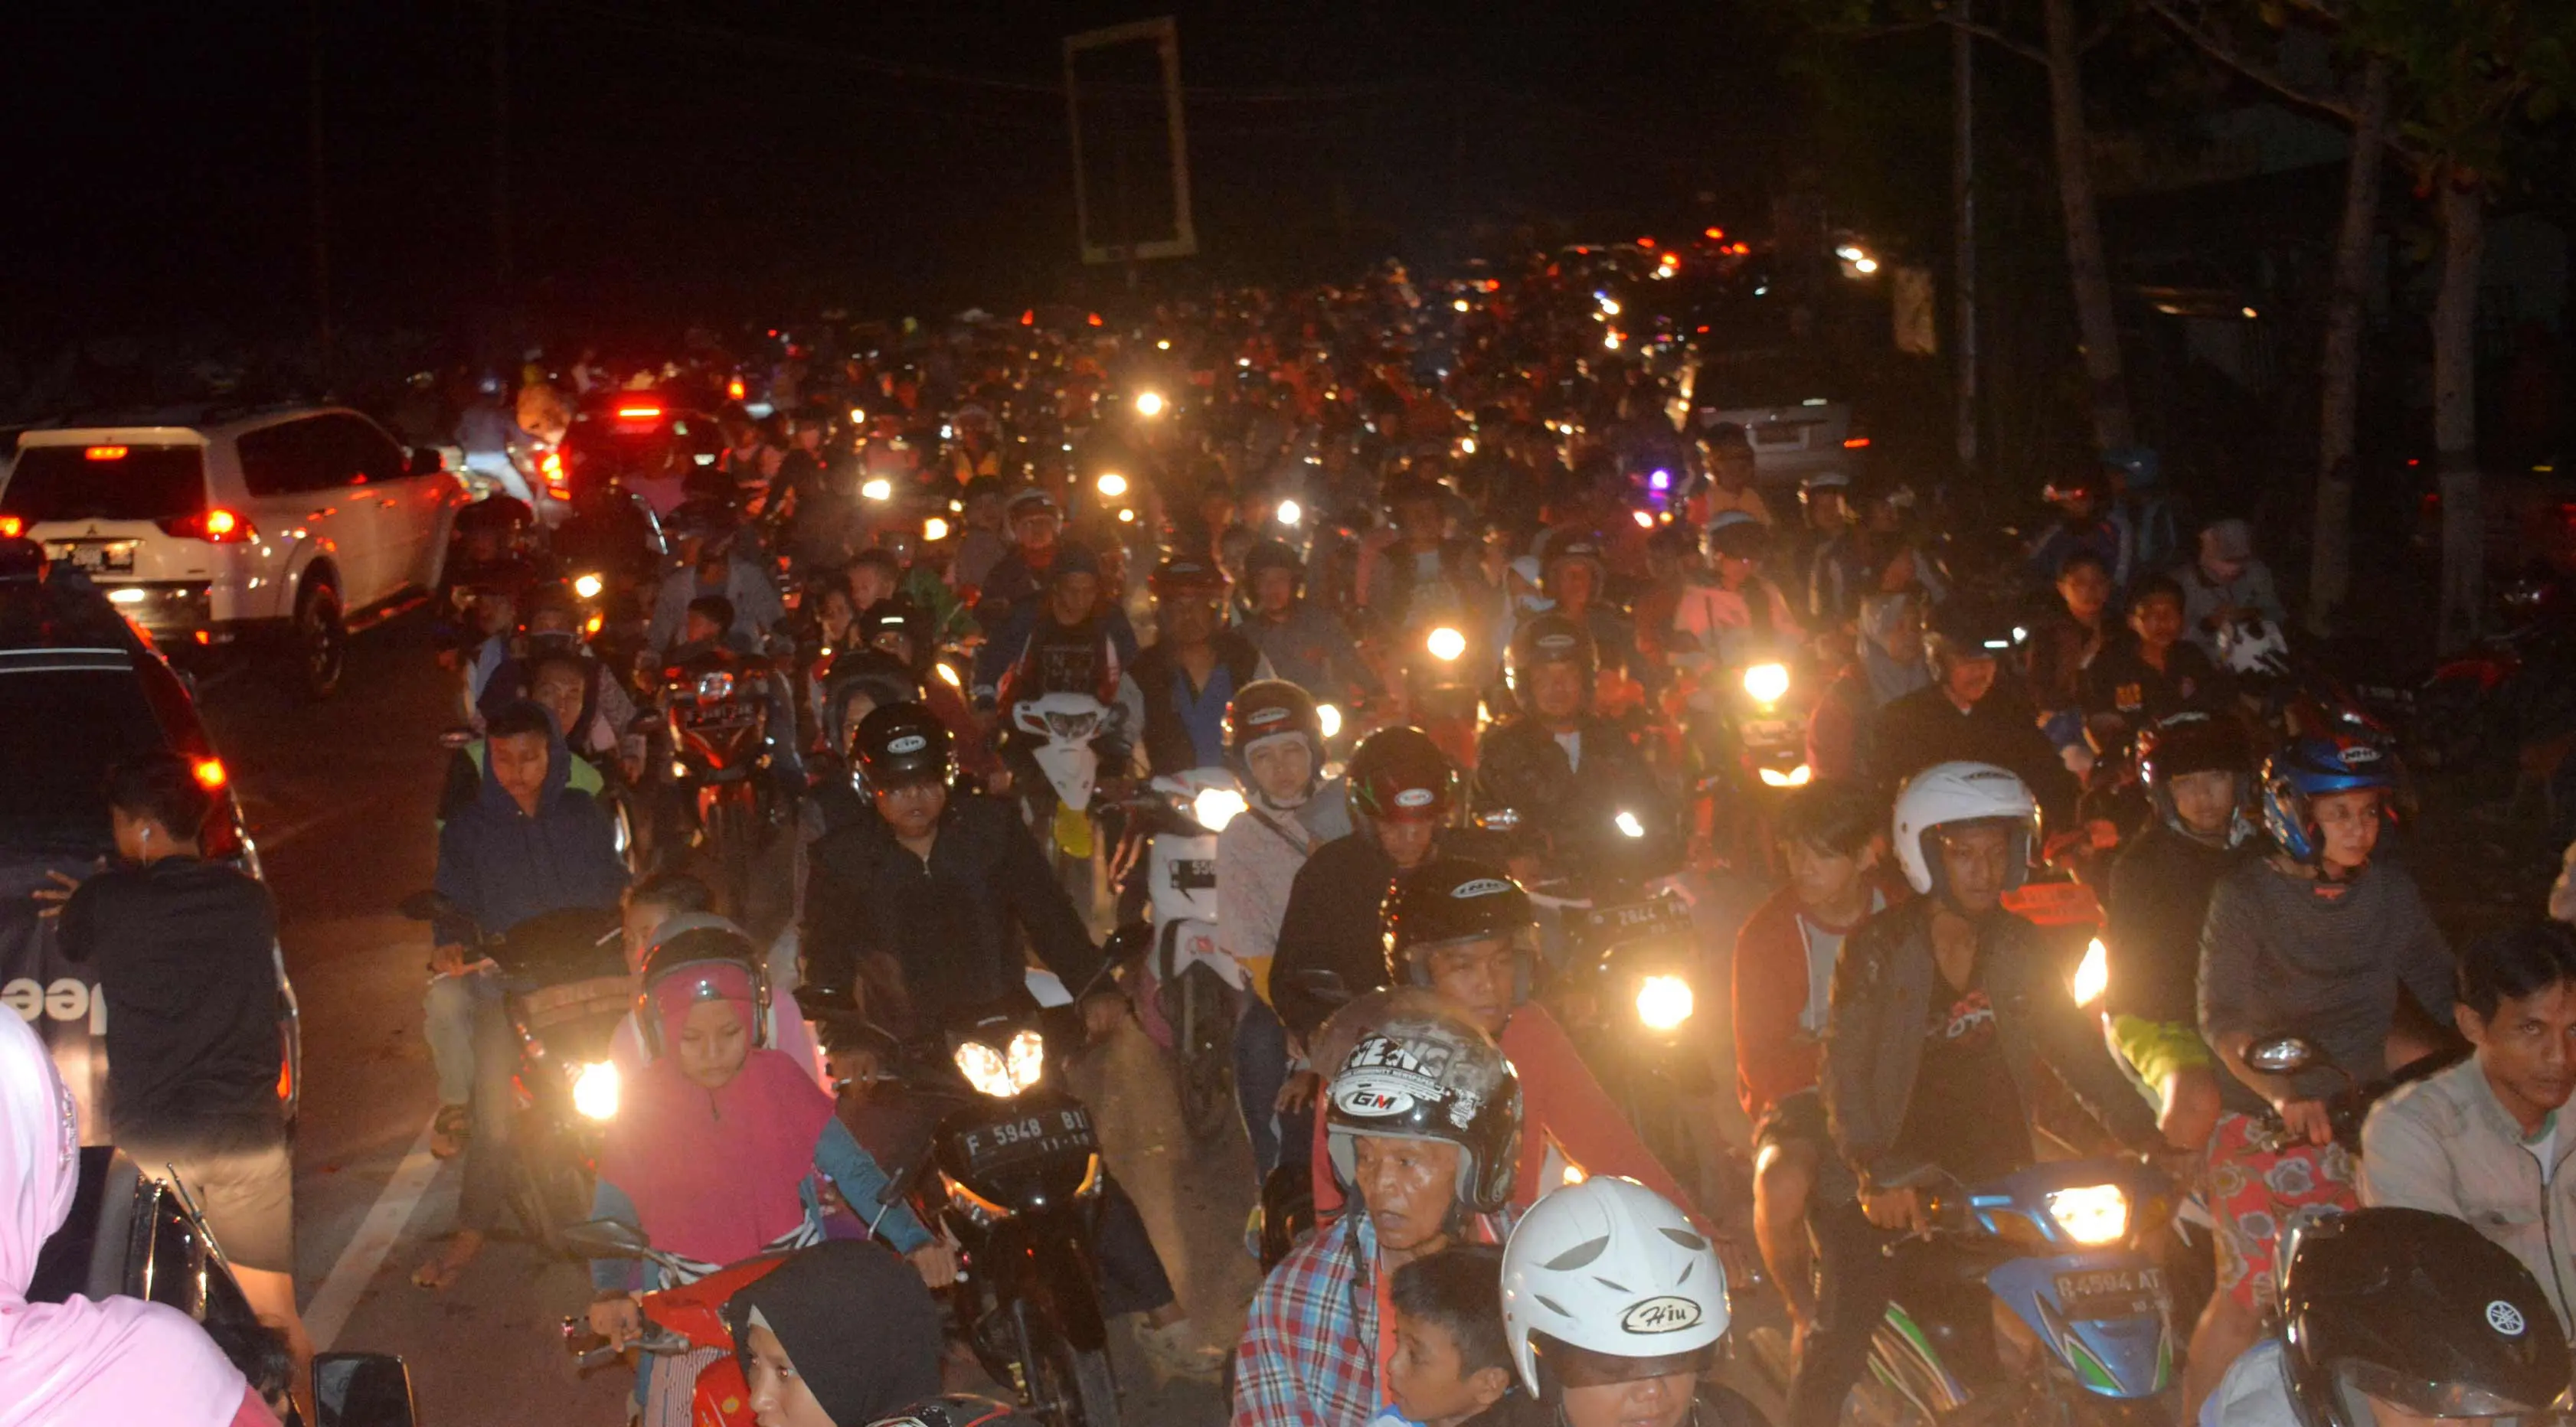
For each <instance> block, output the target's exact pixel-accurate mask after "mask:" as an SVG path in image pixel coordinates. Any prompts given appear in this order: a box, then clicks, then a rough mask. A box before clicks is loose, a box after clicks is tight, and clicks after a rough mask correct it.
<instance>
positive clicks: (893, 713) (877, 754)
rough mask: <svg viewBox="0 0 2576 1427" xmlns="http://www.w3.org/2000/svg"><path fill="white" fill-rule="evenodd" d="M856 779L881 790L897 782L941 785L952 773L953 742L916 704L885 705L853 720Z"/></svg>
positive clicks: (933, 717) (954, 760)
mask: <svg viewBox="0 0 2576 1427" xmlns="http://www.w3.org/2000/svg"><path fill="white" fill-rule="evenodd" d="M857 751H858V759H859V776H860V777H861V778H864V779H866V780H867V785H868V787H869V788H870V789H871V790H874V791H879V792H882V791H884V790H885V789H888V788H892V787H895V786H896V785H898V784H902V783H945V782H947V781H948V780H949V779H950V778H951V777H953V776H955V775H956V772H957V749H956V740H955V739H954V738H952V737H951V736H950V735H949V732H948V725H946V724H944V723H941V722H940V721H939V716H938V715H937V714H934V713H932V712H931V711H930V710H928V709H926V708H924V707H922V706H921V705H919V704H912V703H904V704H887V705H886V706H884V707H883V708H880V709H878V710H877V711H876V712H875V713H872V714H869V715H868V716H867V717H866V718H864V719H861V720H860V721H859V737H858V750H857Z"/></svg>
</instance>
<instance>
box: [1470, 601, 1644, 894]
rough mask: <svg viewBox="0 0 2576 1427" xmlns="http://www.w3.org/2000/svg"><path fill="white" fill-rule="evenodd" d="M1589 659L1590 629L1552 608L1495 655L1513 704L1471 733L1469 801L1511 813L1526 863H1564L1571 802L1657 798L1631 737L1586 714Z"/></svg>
mask: <svg viewBox="0 0 2576 1427" xmlns="http://www.w3.org/2000/svg"><path fill="white" fill-rule="evenodd" d="M1595 668H1596V666H1595V662H1594V646H1593V643H1592V637H1591V635H1590V634H1588V633H1586V632H1585V630H1584V628H1583V626H1582V625H1581V624H1579V623H1577V622H1576V621H1575V620H1573V619H1571V618H1569V617H1567V616H1566V615H1564V614H1562V613H1559V612H1556V611H1550V612H1548V613H1546V614H1542V615H1540V616H1538V617H1537V618H1535V619H1532V620H1530V621H1529V622H1527V623H1525V624H1523V625H1522V626H1521V627H1520V629H1519V630H1518V631H1517V632H1515V633H1514V634H1513V636H1512V647H1511V653H1510V658H1509V659H1508V660H1506V661H1505V663H1504V665H1503V669H1504V676H1505V678H1506V680H1507V681H1508V682H1509V684H1510V687H1511V691H1512V695H1513V697H1514V698H1515V699H1516V700H1517V701H1518V702H1519V704H1520V709H1521V711H1520V712H1519V713H1518V714H1517V715H1515V716H1513V717H1511V718H1507V719H1505V720H1503V721H1502V722H1501V723H1498V724H1494V725H1493V726H1491V727H1489V728H1487V729H1486V730H1485V733H1484V737H1483V738H1481V739H1480V740H1478V745H1477V750H1476V781H1475V796H1474V799H1473V803H1472V806H1473V808H1474V810H1475V812H1476V813H1477V814H1478V815H1480V816H1482V815H1487V814H1491V813H1495V812H1500V811H1504V810H1508V811H1510V812H1512V813H1514V814H1516V815H1517V817H1516V820H1515V825H1514V829H1513V833H1512V839H1511V840H1512V843H1513V846H1514V849H1515V852H1516V853H1518V854H1521V855H1526V856H1527V857H1529V858H1530V859H1532V860H1531V862H1530V864H1529V865H1530V866H1532V867H1539V866H1544V867H1546V868H1547V869H1548V870H1549V871H1551V872H1555V871H1562V870H1564V864H1563V862H1561V861H1559V860H1558V859H1577V858H1579V856H1580V854H1581V852H1582V851H1583V848H1582V847H1581V841H1582V838H1581V835H1580V833H1579V832H1578V829H1577V828H1576V827H1575V826H1573V825H1572V824H1573V822H1574V821H1575V815H1576V813H1577V809H1578V807H1587V808H1588V807H1592V806H1595V805H1597V804H1598V803H1599V802H1600V801H1601V800H1602V799H1603V798H1604V797H1607V798H1608V799H1609V800H1610V801H1616V800H1617V799H1619V798H1620V797H1628V798H1632V799H1634V800H1637V801H1639V802H1641V803H1649V802H1652V803H1660V802H1661V801H1662V796H1661V793H1660V791H1659V789H1658V788H1657V786H1656V783H1655V779H1654V775H1653V773H1652V772H1651V771H1649V770H1648V769H1647V767H1646V761H1645V759H1644V757H1643V756H1642V755H1640V754H1639V753H1638V752H1637V746H1636V744H1635V743H1633V742H1631V741H1630V739H1629V737H1628V735H1627V733H1626V732H1625V731H1624V730H1622V729H1621V728H1620V727H1619V726H1618V725H1616V724H1614V723H1611V722H1610V721H1609V720H1607V719H1603V718H1599V717H1597V716H1595V715H1594V714H1593V712H1592V692H1593V687H1594V675H1595ZM1578 791H1580V793H1581V795H1582V796H1580V797H1578V796H1577V794H1578Z"/></svg>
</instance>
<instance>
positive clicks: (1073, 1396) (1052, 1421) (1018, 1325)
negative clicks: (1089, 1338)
mask: <svg viewBox="0 0 2576 1427" xmlns="http://www.w3.org/2000/svg"><path fill="white" fill-rule="evenodd" d="M1011 1330H1012V1331H1011V1336H1012V1339H1013V1343H1012V1346H1013V1347H1014V1348H1015V1349H1016V1350H1017V1354H1018V1357H1019V1364H1018V1366H1019V1370H1020V1371H1019V1377H1020V1395H1021V1398H1022V1400H1023V1401H1024V1402H1025V1404H1026V1405H1027V1407H1028V1409H1029V1414H1030V1415H1031V1416H1033V1417H1036V1418H1037V1419H1038V1420H1039V1421H1041V1422H1044V1423H1046V1424H1048V1427H1118V1382H1117V1379H1116V1378H1115V1377H1113V1376H1111V1374H1110V1371H1109V1355H1108V1354H1107V1353H1106V1352H1103V1351H1099V1350H1096V1349H1095V1350H1093V1351H1091V1352H1087V1353H1086V1352H1078V1351H1076V1350H1075V1348H1074V1346H1073V1345H1072V1344H1071V1343H1068V1342H1066V1341H1065V1340H1064V1335H1063V1334H1062V1333H1060V1332H1058V1331H1056V1327H1055V1324H1054V1323H1052V1322H1050V1321H1048V1319H1047V1318H1046V1317H1045V1315H1043V1314H1042V1313H1039V1312H1037V1311H1036V1310H1034V1309H1032V1308H1031V1307H1030V1305H1029V1303H1028V1302H1027V1300H1025V1299H1024V1300H1022V1301H1020V1302H1018V1303H1014V1304H1012V1305H1011Z"/></svg>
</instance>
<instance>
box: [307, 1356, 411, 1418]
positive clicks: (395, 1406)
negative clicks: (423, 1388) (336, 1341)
mask: <svg viewBox="0 0 2576 1427" xmlns="http://www.w3.org/2000/svg"><path fill="white" fill-rule="evenodd" d="M313 1412H314V1423H315V1427H412V1424H413V1423H414V1422H416V1421H418V1420H419V1416H418V1414H419V1406H418V1404H417V1403H415V1402H414V1401H413V1399H412V1393H411V1369H410V1368H409V1367H408V1366H406V1365H405V1364H404V1362H403V1360H402V1359H401V1358H399V1357H397V1356H395V1355H394V1354H392V1353H321V1354H317V1355H316V1356H315V1357H314V1359H313Z"/></svg>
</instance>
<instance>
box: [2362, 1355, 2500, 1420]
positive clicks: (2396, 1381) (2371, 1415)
mask: <svg viewBox="0 0 2576 1427" xmlns="http://www.w3.org/2000/svg"><path fill="white" fill-rule="evenodd" d="M2334 1385H2335V1395H2336V1396H2337V1397H2338V1398H2340V1399H2341V1400H2342V1404H2343V1410H2344V1413H2345V1416H2346V1418H2347V1420H2349V1421H2352V1422H2355V1423H2360V1424H2364V1427H2367V1424H2370V1423H2374V1422H2375V1423H2377V1424H2378V1427H2412V1424H2413V1423H2415V1422H2416V1421H2418V1420H2420V1419H2423V1418H2442V1419H2461V1418H2477V1419H2490V1418H2498V1417H2503V1418H2512V1417H2521V1416H2526V1415H2530V1414H2536V1413H2542V1412H2546V1411H2548V1410H2549V1407H2550V1404H2549V1403H2547V1402H2525V1401H2522V1400H2520V1399H2519V1398H2517V1397H2513V1396H2510V1395H2508V1393H2507V1391H2506V1390H2504V1389H2500V1388H2498V1387H2493V1386H2487V1385H2482V1384H2477V1383H2467V1382H2457V1381H2452V1382H2426V1381H2424V1380H2423V1379H2421V1378H2417V1377H2411V1376H2408V1375H2405V1374H2401V1373H2398V1372H2395V1371H2392V1370H2391V1369H2388V1368H2385V1367H2382V1366H2380V1365H2379V1364H2377V1363H2365V1362H2355V1361H2351V1360H2349V1359H2347V1360H2346V1361H2344V1362H2340V1363H2337V1364H2336V1365H2335V1370H2334Z"/></svg>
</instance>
